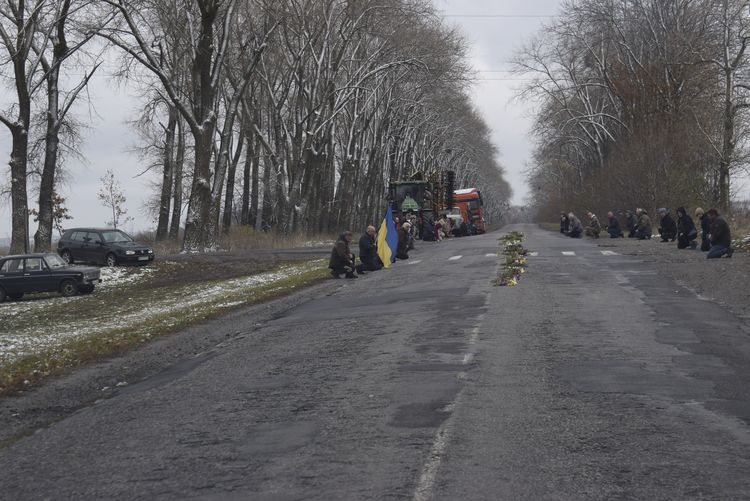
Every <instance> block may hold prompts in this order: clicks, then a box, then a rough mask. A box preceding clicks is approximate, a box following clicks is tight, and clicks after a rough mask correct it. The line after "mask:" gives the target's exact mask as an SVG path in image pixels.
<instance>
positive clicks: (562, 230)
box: [560, 212, 568, 234]
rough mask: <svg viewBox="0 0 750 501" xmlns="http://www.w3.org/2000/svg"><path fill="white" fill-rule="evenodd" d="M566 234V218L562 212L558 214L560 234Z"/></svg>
mask: <svg viewBox="0 0 750 501" xmlns="http://www.w3.org/2000/svg"><path fill="white" fill-rule="evenodd" d="M567 232H568V216H567V214H565V213H564V212H562V213H561V214H560V233H562V234H565V233H567Z"/></svg>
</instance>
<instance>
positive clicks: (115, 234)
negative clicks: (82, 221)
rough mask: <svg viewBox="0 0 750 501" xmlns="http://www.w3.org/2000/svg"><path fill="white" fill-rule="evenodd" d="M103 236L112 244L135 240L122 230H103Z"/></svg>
mask: <svg viewBox="0 0 750 501" xmlns="http://www.w3.org/2000/svg"><path fill="white" fill-rule="evenodd" d="M102 238H103V239H104V241H105V242H109V243H112V244H116V243H120V242H132V241H133V239H132V238H130V237H129V236H128V235H127V234H125V233H123V232H121V231H103V232H102Z"/></svg>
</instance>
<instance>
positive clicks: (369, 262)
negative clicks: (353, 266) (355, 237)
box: [357, 226, 383, 273]
mask: <svg viewBox="0 0 750 501" xmlns="http://www.w3.org/2000/svg"><path fill="white" fill-rule="evenodd" d="M376 234H377V232H376V231H375V227H374V226H368V227H367V231H366V232H365V233H364V234H363V235H362V236H361V237H360V239H359V260H360V261H362V264H360V265H359V266H358V267H357V271H358V272H359V273H362V272H363V271H378V270H380V269H382V268H383V263H381V261H380V258H379V257H378V247H377V244H376V243H375V235H376Z"/></svg>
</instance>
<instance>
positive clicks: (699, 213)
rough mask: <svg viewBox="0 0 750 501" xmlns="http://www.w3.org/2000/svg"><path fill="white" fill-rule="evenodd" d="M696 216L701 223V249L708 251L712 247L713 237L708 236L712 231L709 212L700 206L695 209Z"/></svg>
mask: <svg viewBox="0 0 750 501" xmlns="http://www.w3.org/2000/svg"><path fill="white" fill-rule="evenodd" d="M695 217H696V218H698V221H700V223H701V251H703V252H707V251H708V250H709V249H710V248H711V239H710V238H708V234H709V233H711V222H710V221H709V218H708V214H706V213H705V212H704V211H703V209H702V208H700V207H698V208H697V209H695Z"/></svg>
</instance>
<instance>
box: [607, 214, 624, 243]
mask: <svg viewBox="0 0 750 501" xmlns="http://www.w3.org/2000/svg"><path fill="white" fill-rule="evenodd" d="M607 233H609V238H622V237H623V234H622V228H620V221H618V220H617V218H616V217H615V214H614V213H613V212H612V211H609V212H607Z"/></svg>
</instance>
